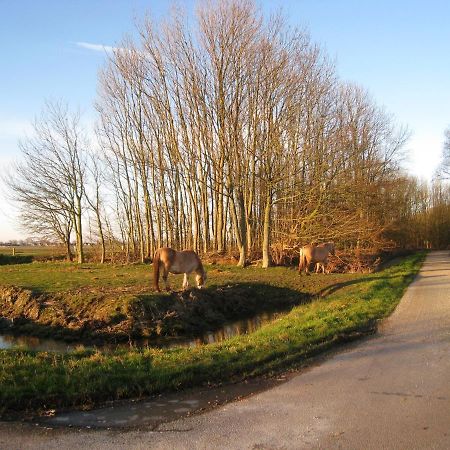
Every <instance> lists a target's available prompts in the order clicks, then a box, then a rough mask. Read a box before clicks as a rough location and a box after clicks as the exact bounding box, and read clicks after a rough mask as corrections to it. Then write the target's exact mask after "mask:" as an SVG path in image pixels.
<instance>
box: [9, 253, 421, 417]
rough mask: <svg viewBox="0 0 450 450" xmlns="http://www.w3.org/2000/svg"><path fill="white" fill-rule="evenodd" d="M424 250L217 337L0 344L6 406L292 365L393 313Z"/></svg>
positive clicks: (50, 403) (95, 399)
mask: <svg viewBox="0 0 450 450" xmlns="http://www.w3.org/2000/svg"><path fill="white" fill-rule="evenodd" d="M423 258H424V255H423V254H420V255H414V256H410V257H407V258H405V259H404V260H403V261H402V262H401V263H400V264H398V265H395V266H392V267H390V268H389V269H386V270H384V271H382V272H379V273H376V274H371V275H364V276H362V277H358V278H355V279H347V280H346V279H341V281H340V282H339V283H334V284H333V285H329V287H328V288H327V289H326V290H325V293H326V292H327V291H328V294H329V295H328V296H326V297H323V298H320V299H318V300H316V301H314V302H312V303H309V304H303V305H300V306H297V307H295V308H293V309H292V311H291V312H290V313H288V314H286V315H285V316H284V317H282V318H280V319H277V320H276V321H274V322H272V323H270V324H267V325H265V326H263V327H262V328H260V329H259V330H257V331H256V332H254V333H252V334H249V335H243V336H237V337H235V338H232V339H229V340H227V341H224V342H222V343H218V344H210V345H205V346H203V347H197V348H176V349H170V350H158V349H152V348H150V349H146V350H141V351H137V350H136V351H118V352H115V353H112V354H111V353H110V354H106V353H101V352H88V351H82V352H78V353H71V354H65V355H62V354H49V353H33V352H29V351H20V350H17V351H0V412H1V414H3V415H7V414H9V413H11V412H17V411H24V410H39V409H49V408H62V407H86V406H92V405H95V404H97V403H99V402H102V401H105V400H113V399H119V398H128V397H139V396H144V395H149V394H155V393H158V392H163V391H169V390H176V389H181V388H184V387H188V386H194V385H201V384H205V383H214V382H220V381H225V380H230V379H234V380H239V379H244V378H246V377H248V376H253V375H258V374H263V373H268V372H270V371H273V370H279V369H281V368H285V367H288V366H290V365H293V364H296V363H298V362H301V361H303V360H305V359H306V358H307V357H308V356H310V355H312V354H315V353H317V352H319V351H321V350H322V349H324V348H328V347H329V346H331V345H333V344H334V343H335V342H337V341H339V340H341V339H345V338H346V337H348V336H350V335H352V334H353V333H355V332H358V331H361V330H367V329H368V328H369V327H371V326H373V325H374V323H375V322H376V320H378V319H381V318H383V317H385V316H386V315H388V314H390V313H391V312H392V311H393V309H394V308H395V306H396V305H397V303H398V301H399V300H400V298H401V296H402V294H403V292H404V290H405V288H406V287H407V286H408V284H409V283H410V282H411V281H412V279H413V278H414V275H415V274H416V273H417V271H418V270H419V268H420V266H421V263H422V261H423ZM270 273H271V271H268V272H267V274H270ZM269 278H270V277H269ZM298 278H300V277H298ZM311 278H312V277H311ZM302 282H304V281H300V283H302Z"/></svg>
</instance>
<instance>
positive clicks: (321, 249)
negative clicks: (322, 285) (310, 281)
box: [298, 242, 335, 275]
mask: <svg viewBox="0 0 450 450" xmlns="http://www.w3.org/2000/svg"><path fill="white" fill-rule="evenodd" d="M334 252H335V250H334V243H333V242H327V243H326V244H319V245H305V246H304V247H302V248H301V249H300V261H299V264H298V271H299V272H300V273H302V270H305V272H306V274H307V275H309V265H310V264H311V263H315V264H316V272H318V271H319V270H320V267H322V272H323V273H325V266H326V265H327V262H328V254H331V255H334Z"/></svg>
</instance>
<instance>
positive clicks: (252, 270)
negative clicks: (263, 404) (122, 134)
mask: <svg viewBox="0 0 450 450" xmlns="http://www.w3.org/2000/svg"><path fill="white" fill-rule="evenodd" d="M207 270H208V284H207V289H202V290H196V289H195V290H192V291H191V292H187V293H182V292H173V293H171V294H168V293H156V292H154V291H153V290H152V288H151V266H150V265H148V264H131V265H109V264H108V265H101V264H82V265H76V264H70V263H63V262H34V263H32V264H15V265H6V266H2V267H0V316H2V317H3V318H5V319H7V320H0V330H2V329H3V331H4V332H8V333H11V332H14V333H19V334H28V335H33V336H38V337H44V338H47V337H52V338H60V339H66V340H72V341H73V340H78V341H79V340H82V341H83V342H84V343H87V344H89V343H90V341H95V342H99V341H105V340H109V341H114V342H116V341H120V340H128V338H129V337H131V338H132V339H139V338H140V337H143V338H153V337H157V336H197V335H199V334H202V333H204V332H206V331H212V330H215V329H217V328H219V327H221V326H222V325H224V324H225V323H226V322H229V321H233V320H237V319H245V318H249V317H253V316H254V315H256V314H259V313H264V312H270V311H274V310H283V309H286V308H289V307H292V306H294V305H299V304H301V303H305V302H307V301H310V300H311V299H312V298H313V297H315V296H317V295H319V294H320V292H322V291H323V290H325V289H328V288H329V287H330V286H334V285H336V284H340V283H344V282H349V281H354V280H358V279H360V278H361V277H363V276H364V275H362V274H332V275H327V276H322V275H320V276H311V277H306V276H299V275H298V273H297V271H296V270H294V269H293V268H285V267H276V268H271V269H270V270H265V269H262V268H258V267H248V268H246V269H244V270H243V269H239V268H236V267H231V266H219V265H211V266H208V267H207ZM181 278H182V276H181V275H179V276H175V275H170V278H169V280H170V282H171V284H172V286H173V287H174V288H175V289H176V288H178V289H179V288H180V286H181Z"/></svg>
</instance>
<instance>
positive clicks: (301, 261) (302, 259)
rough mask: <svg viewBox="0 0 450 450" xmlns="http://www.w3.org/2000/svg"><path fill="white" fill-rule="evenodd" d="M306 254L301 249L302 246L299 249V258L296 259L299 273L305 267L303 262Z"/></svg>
mask: <svg viewBox="0 0 450 450" xmlns="http://www.w3.org/2000/svg"><path fill="white" fill-rule="evenodd" d="M305 260H306V256H305V252H304V251H303V247H302V248H301V249H300V259H299V261H298V271H299V272H300V273H302V270H303V268H304V267H305V263H306V261H305Z"/></svg>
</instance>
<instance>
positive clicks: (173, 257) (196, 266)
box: [153, 247, 206, 292]
mask: <svg viewBox="0 0 450 450" xmlns="http://www.w3.org/2000/svg"><path fill="white" fill-rule="evenodd" d="M161 267H162V277H163V280H164V282H165V284H166V290H168V291H169V290H170V287H169V284H168V283H167V277H168V275H169V272H170V273H184V279H183V289H187V287H188V286H189V282H188V275H189V274H190V273H192V272H195V273H196V277H195V279H196V281H197V287H198V288H199V289H201V288H202V287H203V285H204V283H205V281H206V272H205V269H203V264H202V262H201V261H200V258H199V257H198V255H197V253H195V252H194V251H192V250H183V251H181V252H177V251H176V250H173V249H172V248H168V247H164V248H160V249H158V250H156V253H155V257H154V258H153V283H154V286H155V289H156V290H157V291H158V292H160V289H159V271H160V268H161Z"/></svg>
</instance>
